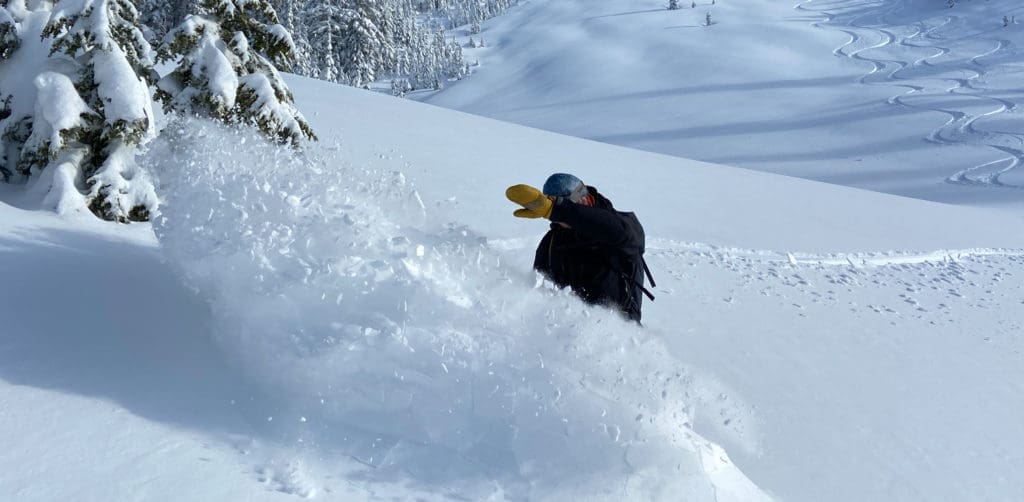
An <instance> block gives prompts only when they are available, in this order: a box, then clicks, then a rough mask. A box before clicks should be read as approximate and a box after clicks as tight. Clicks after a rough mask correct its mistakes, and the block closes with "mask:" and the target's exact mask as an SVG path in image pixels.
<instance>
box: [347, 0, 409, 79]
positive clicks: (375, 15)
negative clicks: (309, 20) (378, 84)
mask: <svg viewBox="0 0 1024 502" xmlns="http://www.w3.org/2000/svg"><path fill="white" fill-rule="evenodd" d="M350 2H351V4H350V5H351V8H350V9H348V11H347V14H346V16H345V20H344V24H343V26H342V30H341V36H340V39H339V40H338V47H337V50H338V60H339V62H340V64H341V70H342V72H344V74H345V76H346V77H347V78H348V81H349V82H350V83H351V84H352V85H354V86H357V87H359V86H363V85H366V84H369V83H370V82H373V80H374V79H375V78H376V77H377V72H378V71H380V70H381V69H384V68H387V67H391V66H393V64H394V59H395V50H394V47H392V46H391V41H390V40H388V38H387V36H386V35H385V33H384V30H383V29H382V28H383V26H384V24H385V22H384V19H385V16H384V10H383V9H381V8H380V7H379V6H378V5H377V2H376V1H375V0H350Z"/></svg>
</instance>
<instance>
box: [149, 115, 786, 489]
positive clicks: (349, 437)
mask: <svg viewBox="0 0 1024 502" xmlns="http://www.w3.org/2000/svg"><path fill="white" fill-rule="evenodd" d="M337 157H338V147H330V146H321V145H311V146H310V147H308V149H307V150H306V151H305V152H302V153H300V152H296V151H294V150H291V149H284V148H280V147H278V146H275V145H270V144H267V143H265V142H264V141H263V140H261V139H259V138H257V137H255V136H253V135H251V134H249V133H246V132H239V131H236V130H230V129H225V128H223V127H222V126H219V125H214V124H211V123H208V122H203V121H197V120H189V121H187V122H178V123H172V124H171V125H170V126H169V127H168V128H167V129H166V130H165V132H164V134H163V135H162V136H161V138H160V139H158V140H157V141H156V142H155V143H154V145H153V146H152V147H151V149H150V151H149V152H148V154H147V158H146V161H147V162H149V163H150V165H151V166H153V170H154V172H157V173H161V174H160V176H161V180H160V189H161V192H162V194H163V197H164V201H163V205H162V208H161V210H162V215H161V216H160V217H159V218H157V219H156V221H155V223H154V228H155V230H156V233H157V236H158V237H159V239H160V242H161V245H162V246H163V247H164V249H165V253H166V256H167V257H168V259H169V260H170V261H171V263H172V264H173V266H174V267H175V268H176V269H177V270H178V272H179V273H180V274H181V275H182V277H183V278H184V280H185V282H186V283H187V284H188V285H189V286H191V287H192V288H194V289H195V290H196V292H197V294H199V295H200V296H201V297H202V298H203V299H204V300H205V301H206V302H208V304H209V305H210V306H211V310H212V311H213V315H214V319H215V321H214V322H215V324H216V325H215V327H214V330H213V331H214V336H215V338H216V341H217V343H218V344H219V346H220V347H222V348H223V350H224V352H225V353H226V354H227V355H228V356H229V357H231V358H232V359H234V360H235V361H236V362H237V363H238V365H239V367H240V368H242V371H244V373H245V374H246V376H247V377H248V378H250V379H252V380H253V381H254V382H256V383H257V384H258V385H259V386H260V388H262V389H263V390H264V391H265V392H266V393H267V394H269V395H272V396H275V397H274V399H276V400H278V401H279V404H280V409H281V410H282V411H281V413H282V414H289V415H294V416H301V417H302V420H301V421H295V422H294V423H295V424H296V425H294V427H293V428H291V429H290V430H288V431H287V435H288V436H289V439H292V440H295V439H297V440H299V441H300V442H301V444H303V445H304V448H307V449H309V450H312V451H315V452H316V454H315V455H316V456H317V457H320V458H326V457H330V456H332V455H337V456H344V457H348V458H353V459H356V460H358V461H359V462H361V463H362V464H364V465H366V466H367V470H366V473H365V476H366V478H367V479H368V480H370V481H371V482H372V480H374V479H380V480H384V479H387V480H395V479H401V480H403V482H407V483H410V484H412V485H416V486H418V487H420V488H422V489H426V490H427V491H429V492H432V493H438V494H444V496H446V497H447V496H451V497H455V498H459V497H461V498H470V499H475V500H479V499H487V498H491V499H512V500H523V499H532V500H537V499H540V500H568V499H590V500H595V499H596V500H623V499H636V500H639V499H644V500H652V499H668V498H671V499H674V500H680V499H685V500H709V501H710V500H719V501H724V500H766V499H767V497H766V496H764V495H763V494H762V493H761V492H760V491H759V490H758V489H757V488H756V487H755V486H754V485H753V484H752V483H751V482H750V481H749V480H747V479H746V478H745V477H744V476H743V475H742V473H740V472H739V470H738V469H736V468H735V466H733V465H732V464H731V463H730V462H729V460H728V457H727V456H726V455H725V453H724V452H723V451H722V450H721V449H720V448H719V447H717V446H716V445H713V444H711V443H710V442H708V441H706V440H704V439H703V438H701V437H700V436H699V435H697V434H696V433H694V432H693V431H692V429H691V423H692V416H693V411H692V410H691V409H690V408H689V407H688V406H687V403H686V402H684V399H683V397H684V393H685V392H686V391H687V389H688V388H689V386H690V385H691V383H690V382H691V381H692V378H693V377H692V375H690V374H689V373H688V371H687V370H686V368H683V367H681V366H680V365H679V364H678V363H677V362H675V361H673V360H672V359H671V358H670V357H669V356H667V355H665V351H664V350H663V347H662V345H661V342H660V341H659V340H658V338H657V337H656V336H655V335H653V334H651V333H649V332H646V331H645V330H643V329H641V328H639V327H637V326H635V325H633V324H631V323H628V322H626V321H623V320H621V319H620V318H619V317H618V316H617V315H616V314H614V313H611V312H608V311H604V310H602V309H594V308H590V307H587V306H586V305H584V304H582V303H581V302H579V301H578V300H577V299H575V298H574V297H572V296H571V295H570V294H568V293H566V292H563V291H556V290H553V289H551V288H550V287H549V286H548V285H547V284H546V283H544V282H543V281H539V280H538V279H537V277H536V275H535V274H534V273H533V272H532V271H529V270H521V269H519V268H512V267H508V266H505V265H503V260H502V251H500V250H497V249H492V248H490V247H489V246H488V245H487V239H486V236H482V235H476V234H474V233H473V232H472V231H470V230H469V229H468V228H466V227H465V226H464V225H460V224H459V222H458V219H457V218H458V213H457V212H456V211H454V210H453V208H451V207H448V206H447V205H446V204H445V203H444V202H439V203H438V202H434V201H424V200H422V199H421V197H420V196H419V194H418V193H417V192H416V189H415V187H414V186H412V184H411V183H410V182H409V181H408V180H407V179H406V178H405V177H404V176H403V174H402V173H400V172H394V171H386V170H376V169H375V168H374V166H350V165H339V163H338V162H336V161H333V160H332V159H334V158H337ZM503 209H504V208H503Z"/></svg>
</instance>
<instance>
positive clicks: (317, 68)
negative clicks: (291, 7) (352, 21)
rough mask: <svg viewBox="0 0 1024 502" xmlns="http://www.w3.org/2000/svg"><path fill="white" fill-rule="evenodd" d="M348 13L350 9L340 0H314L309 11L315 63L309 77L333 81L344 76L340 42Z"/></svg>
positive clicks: (311, 43) (311, 53)
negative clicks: (316, 0)
mask: <svg viewBox="0 0 1024 502" xmlns="http://www.w3.org/2000/svg"><path fill="white" fill-rule="evenodd" d="M348 15H349V11H348V9H346V8H344V7H343V6H342V4H341V1H340V0H322V1H320V2H315V4H314V6H313V7H312V8H311V9H310V10H309V12H307V14H306V22H307V23H308V26H309V31H308V33H309V43H310V51H311V52H310V56H311V57H310V61H311V62H312V63H313V66H312V68H311V70H312V71H311V73H310V76H313V77H316V78H319V79H322V80H327V81H330V82H338V81H341V80H343V79H344V74H343V72H342V70H341V67H340V65H339V64H338V54H337V45H338V42H337V41H338V39H339V37H340V36H341V31H342V27H343V26H344V24H345V22H346V18H347V17H348Z"/></svg>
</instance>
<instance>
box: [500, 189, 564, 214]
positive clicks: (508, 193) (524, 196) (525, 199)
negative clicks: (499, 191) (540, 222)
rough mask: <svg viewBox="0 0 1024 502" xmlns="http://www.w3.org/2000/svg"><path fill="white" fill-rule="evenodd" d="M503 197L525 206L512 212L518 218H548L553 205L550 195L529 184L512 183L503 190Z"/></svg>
mask: <svg viewBox="0 0 1024 502" xmlns="http://www.w3.org/2000/svg"><path fill="white" fill-rule="evenodd" d="M505 197H508V200H510V201H512V202H515V203H516V204H519V205H520V206H523V207H524V208H525V209H516V210H515V212H514V213H512V214H513V215H515V216H516V217H519V218H550V217H551V208H552V207H554V205H555V203H554V201H553V200H552V198H551V197H548V196H547V195H544V194H543V193H541V191H540V190H537V189H536V188H533V187H532V186H530V185H512V186H510V187H508V190H505Z"/></svg>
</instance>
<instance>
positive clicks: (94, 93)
mask: <svg viewBox="0 0 1024 502" xmlns="http://www.w3.org/2000/svg"><path fill="white" fill-rule="evenodd" d="M42 36H43V37H49V38H52V39H53V44H52V46H51V50H50V54H51V56H54V57H57V58H60V59H62V60H63V62H64V63H63V64H64V66H65V67H66V68H73V70H70V69H69V70H68V71H67V72H66V73H64V74H61V73H54V72H47V73H43V74H42V75H40V76H39V77H37V78H36V80H35V85H36V89H37V93H38V97H37V104H36V110H35V115H34V117H33V119H32V126H31V133H30V136H29V137H28V138H26V141H25V143H24V146H23V149H22V152H21V154H20V158H19V162H18V164H19V168H18V170H19V171H20V172H21V173H22V174H25V175H32V174H35V173H38V172H39V171H41V170H43V169H46V168H56V167H57V166H64V167H61V169H64V170H65V171H66V170H67V169H69V168H74V169H75V170H76V171H77V172H76V174H75V176H76V177H80V178H81V180H82V181H83V188H84V189H85V200H86V203H87V204H88V207H89V209H90V210H92V212H93V213H95V214H96V215H97V216H100V217H101V218H104V219H108V220H116V221H143V220H147V219H148V218H149V213H150V211H151V210H152V209H153V208H155V206H156V204H157V199H156V195H155V192H154V190H153V185H152V183H151V182H150V180H149V177H148V176H146V175H145V173H144V172H143V171H142V170H141V169H139V167H138V166H137V165H136V164H135V162H134V158H135V153H136V151H137V149H138V147H139V146H140V145H142V144H144V143H146V142H147V141H149V140H150V139H152V138H153V137H154V136H155V133H156V131H155V129H154V123H153V111H152V106H151V103H152V102H151V98H150V93H149V86H150V84H151V82H153V80H154V78H155V72H154V71H153V53H152V50H151V48H150V46H149V43H147V42H146V39H145V37H144V36H143V34H142V31H141V30H140V28H139V13H138V11H137V10H136V8H135V4H134V3H133V2H132V1H131V0H61V1H59V2H57V4H56V5H55V6H54V10H53V12H52V14H51V17H50V20H49V22H48V23H47V25H46V27H45V29H43V31H42ZM69 77H70V78H69ZM55 103H61V104H62V106H57V105H55ZM69 166H70V167H69Z"/></svg>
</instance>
